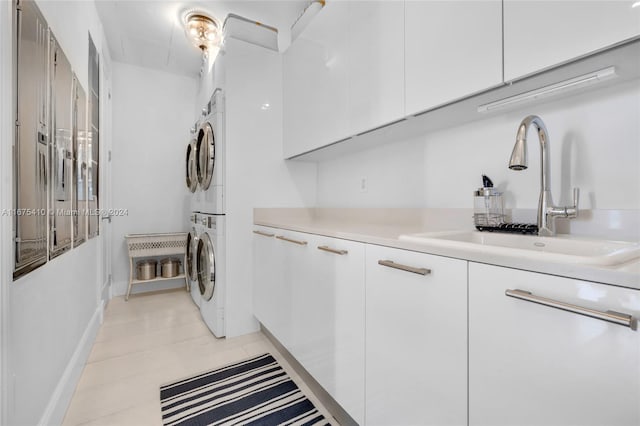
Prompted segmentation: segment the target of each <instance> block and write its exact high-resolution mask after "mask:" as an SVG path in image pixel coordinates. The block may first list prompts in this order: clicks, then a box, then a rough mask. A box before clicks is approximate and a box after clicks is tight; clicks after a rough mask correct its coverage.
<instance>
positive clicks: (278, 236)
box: [276, 235, 307, 246]
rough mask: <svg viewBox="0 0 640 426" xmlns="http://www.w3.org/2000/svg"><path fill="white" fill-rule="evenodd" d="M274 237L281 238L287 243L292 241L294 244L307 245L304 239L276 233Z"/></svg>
mask: <svg viewBox="0 0 640 426" xmlns="http://www.w3.org/2000/svg"><path fill="white" fill-rule="evenodd" d="M276 238H277V239H279V240H282V241H287V242H289V243H294V244H298V245H301V246H306V245H307V242H306V241H298V240H292V239H290V238H287V237H285V236H283V235H276Z"/></svg>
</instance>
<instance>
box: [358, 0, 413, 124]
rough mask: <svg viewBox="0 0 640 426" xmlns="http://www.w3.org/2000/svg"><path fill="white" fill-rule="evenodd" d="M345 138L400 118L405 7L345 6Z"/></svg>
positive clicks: (385, 4) (391, 4) (390, 3)
mask: <svg viewBox="0 0 640 426" xmlns="http://www.w3.org/2000/svg"><path fill="white" fill-rule="evenodd" d="M348 16H349V23H348V43H349V55H348V59H349V65H348V69H349V73H348V74H349V83H348V84H349V118H350V119H349V133H350V134H351V135H355V134H358V133H362V132H364V131H367V130H371V129H373V128H376V127H380V126H382V125H384V124H388V123H391V122H393V121H397V120H399V119H401V118H402V117H404V48H403V46H404V2H401V1H379V0H378V1H351V2H348Z"/></svg>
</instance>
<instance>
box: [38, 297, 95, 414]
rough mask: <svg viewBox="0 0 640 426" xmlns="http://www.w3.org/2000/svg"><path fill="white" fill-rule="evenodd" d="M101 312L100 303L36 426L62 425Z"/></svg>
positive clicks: (87, 355)
mask: <svg viewBox="0 0 640 426" xmlns="http://www.w3.org/2000/svg"><path fill="white" fill-rule="evenodd" d="M102 311H103V305H102V303H101V304H100V305H99V306H98V307H97V308H96V310H95V312H94V313H93V315H92V316H91V319H90V320H89V323H88V324H87V328H85V330H84V333H83V334H82V338H81V339H80V341H79V342H78V346H76V350H75V351H74V352H73V355H72V356H71V359H70V360H69V363H68V364H67V367H66V368H65V369H64V373H62V377H60V380H59V381H58V384H57V386H56V388H55V390H54V391H53V394H52V395H51V399H50V400H49V403H48V404H47V408H46V409H45V410H44V413H43V414H42V417H41V418H40V421H39V422H38V425H40V426H46V425H59V424H62V421H63V420H64V416H65V414H66V412H67V408H68V406H69V403H70V402H71V398H72V397H73V393H74V392H75V390H76V385H77V384H78V380H79V379H80V375H81V374H82V369H83V368H84V365H85V363H86V362H87V359H88V358H89V353H90V352H91V348H92V347H93V342H94V341H95V339H96V335H97V333H98V328H100V319H101V318H102V314H103V312H102Z"/></svg>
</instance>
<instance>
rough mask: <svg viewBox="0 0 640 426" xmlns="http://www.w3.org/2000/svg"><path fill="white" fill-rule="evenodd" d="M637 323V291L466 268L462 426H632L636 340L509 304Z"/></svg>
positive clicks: (589, 322)
mask: <svg viewBox="0 0 640 426" xmlns="http://www.w3.org/2000/svg"><path fill="white" fill-rule="evenodd" d="M508 289H519V290H524V291H528V292H531V293H532V294H533V295H535V296H541V297H545V298H549V299H553V300H558V301H561V302H565V303H569V304H574V305H578V306H581V307H585V308H590V309H594V310H597V311H607V310H613V311H618V312H621V313H626V314H631V315H633V316H634V317H636V318H637V317H638V315H640V291H638V290H629V289H623V288H620V287H614V286H608V285H603V284H595V283H590V282H585V281H578V280H573V279H567V278H560V277H554V276H549V275H544V274H538V273H531V272H525V271H519V270H514V269H507V268H499V267H495V266H489V265H481V264H475V263H470V266H469V419H470V422H469V424H470V425H473V426H476V425H491V426H500V425H505V426H507V425H515V424H517V425H523V426H525V425H532V426H533V425H549V426H551V425H558V426H560V425H594V426H595V425H609V426H615V425H637V424H640V404H638V401H640V334H639V333H638V331H634V330H632V329H630V328H627V327H623V326H621V325H617V324H612V323H609V322H605V321H602V320H599V319H594V318H590V317H587V316H583V315H578V314H575V313H572V312H567V311H564V310H559V309H554V308H550V307H548V306H544V305H541V304H537V303H531V302H528V301H524V300H518V299H515V298H512V297H507V296H506V295H505V291H506V290H508Z"/></svg>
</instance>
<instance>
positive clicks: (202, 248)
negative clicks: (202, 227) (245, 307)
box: [196, 232, 216, 301]
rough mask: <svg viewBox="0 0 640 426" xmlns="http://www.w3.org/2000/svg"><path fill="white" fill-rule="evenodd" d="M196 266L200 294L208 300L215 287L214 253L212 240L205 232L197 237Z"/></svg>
mask: <svg viewBox="0 0 640 426" xmlns="http://www.w3.org/2000/svg"><path fill="white" fill-rule="evenodd" d="M196 266H197V270H198V287H199V288H200V294H201V295H202V298H203V299H204V300H205V301H209V300H211V298H212V297H213V292H214V290H215V287H216V255H215V250H214V247H213V242H212V241H211V238H210V237H209V234H207V233H206V232H203V233H202V234H201V235H200V238H198V250H197V254H196Z"/></svg>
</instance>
